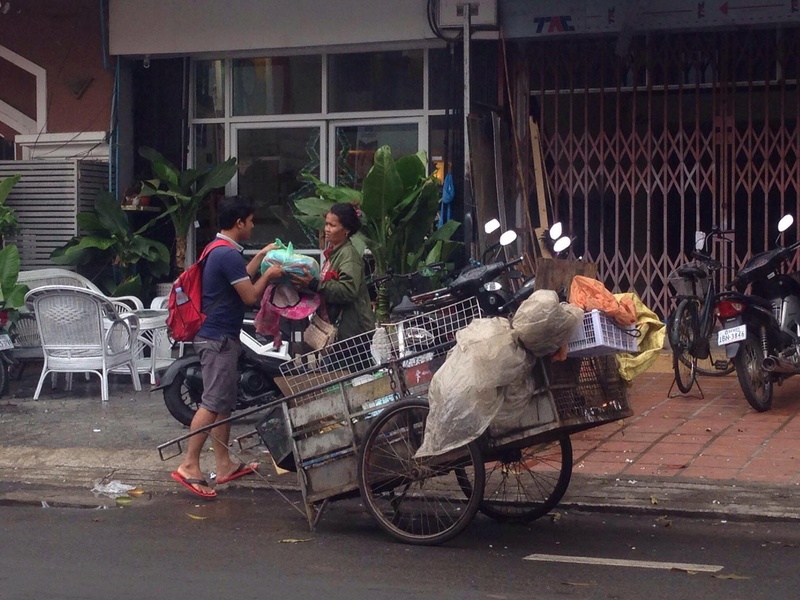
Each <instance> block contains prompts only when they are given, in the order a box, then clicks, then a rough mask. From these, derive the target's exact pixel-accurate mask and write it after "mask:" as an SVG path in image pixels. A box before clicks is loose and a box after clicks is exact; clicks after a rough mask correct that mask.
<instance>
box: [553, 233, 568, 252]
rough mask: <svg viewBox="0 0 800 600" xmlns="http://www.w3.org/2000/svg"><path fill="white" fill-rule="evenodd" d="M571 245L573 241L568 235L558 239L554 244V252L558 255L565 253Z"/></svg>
mask: <svg viewBox="0 0 800 600" xmlns="http://www.w3.org/2000/svg"><path fill="white" fill-rule="evenodd" d="M570 244H572V240H571V239H569V237H567V236H566V235H565V236H564V237H560V238H558V239H557V240H556V241H555V243H554V244H553V252H555V253H556V254H558V253H559V252H563V251H564V250H566V249H567V248H569V246H570Z"/></svg>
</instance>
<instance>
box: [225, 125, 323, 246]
mask: <svg viewBox="0 0 800 600" xmlns="http://www.w3.org/2000/svg"><path fill="white" fill-rule="evenodd" d="M324 136H325V128H324V127H323V124H322V122H311V123H302V124H294V123H293V124H291V125H289V124H286V123H274V124H272V123H270V124H237V125H234V127H233V131H232V136H231V137H232V139H231V142H232V154H233V155H234V156H237V157H238V165H239V171H238V178H237V179H236V190H235V192H236V193H238V194H240V195H243V196H250V197H251V198H253V199H254V200H255V203H256V215H255V229H254V231H253V237H252V238H251V240H250V243H251V244H252V245H253V246H254V247H255V246H259V247H260V246H263V245H265V244H267V243H269V242H271V241H273V240H275V238H279V239H281V240H282V241H284V242H289V241H291V242H292V243H293V244H294V246H295V247H296V248H298V249H318V247H319V242H318V237H317V232H316V231H311V230H309V228H308V227H306V226H305V225H303V224H301V223H299V222H298V221H297V220H296V219H295V218H294V214H293V209H292V203H293V202H294V201H295V200H298V199H300V198H305V197H307V196H310V195H312V193H313V187H312V186H311V185H310V184H308V183H305V182H303V181H302V179H301V177H300V175H301V174H302V173H310V174H312V175H314V176H315V177H318V178H319V177H320V176H321V173H325V166H326V164H325V163H326V161H325V157H324V155H322V154H321V153H320V149H321V148H324V147H325V143H324Z"/></svg>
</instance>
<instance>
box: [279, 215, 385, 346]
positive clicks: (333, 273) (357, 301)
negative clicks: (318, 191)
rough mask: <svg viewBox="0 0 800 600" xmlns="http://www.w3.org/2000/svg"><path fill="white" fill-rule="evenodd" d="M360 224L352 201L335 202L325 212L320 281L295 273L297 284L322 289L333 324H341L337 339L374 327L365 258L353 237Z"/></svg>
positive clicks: (318, 290)
mask: <svg viewBox="0 0 800 600" xmlns="http://www.w3.org/2000/svg"><path fill="white" fill-rule="evenodd" d="M360 227H361V221H360V220H359V218H358V213H357V212H356V208H355V207H354V206H353V205H352V204H345V203H342V204H334V205H333V206H331V208H330V210H329V211H328V214H327V215H325V230H324V231H325V243H326V247H325V251H324V252H323V256H324V257H325V264H324V265H323V267H322V271H321V272H320V278H319V281H316V280H314V279H312V277H311V275H305V276H295V277H294V283H295V284H296V285H297V286H298V287H308V288H309V289H311V290H312V291H316V292H319V293H320V295H321V296H322V297H323V298H324V300H325V304H326V305H327V308H328V316H329V318H330V321H331V323H336V324H337V325H338V328H339V331H338V334H337V336H336V338H337V340H343V339H345V338H349V337H353V336H355V335H358V334H360V333H364V332H366V331H371V330H372V329H374V328H375V314H374V313H373V312H372V304H371V302H370V298H369V291H368V290H367V282H366V278H365V275H364V259H363V258H362V257H361V254H360V253H359V251H358V250H357V249H356V247H355V246H353V243H352V242H351V241H350V236H352V235H354V234H355V233H356V232H357V231H358V230H359V228H360Z"/></svg>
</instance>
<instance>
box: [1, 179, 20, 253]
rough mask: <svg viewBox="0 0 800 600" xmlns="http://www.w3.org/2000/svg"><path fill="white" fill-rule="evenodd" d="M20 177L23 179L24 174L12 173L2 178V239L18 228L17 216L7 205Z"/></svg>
mask: <svg viewBox="0 0 800 600" xmlns="http://www.w3.org/2000/svg"><path fill="white" fill-rule="evenodd" d="M20 179H22V175H12V176H11V177H6V178H4V179H2V180H0V239H3V238H5V237H6V236H7V235H8V234H9V233H13V232H14V230H15V229H16V228H17V216H16V215H15V214H14V210H13V209H12V208H11V207H9V206H6V198H8V195H9V194H10V193H11V188H13V187H14V186H15V185H17V183H19V180H20Z"/></svg>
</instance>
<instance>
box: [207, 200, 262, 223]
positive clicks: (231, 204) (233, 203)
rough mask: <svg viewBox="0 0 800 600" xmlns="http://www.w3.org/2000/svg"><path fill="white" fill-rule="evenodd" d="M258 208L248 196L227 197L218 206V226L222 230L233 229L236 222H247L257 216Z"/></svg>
mask: <svg viewBox="0 0 800 600" xmlns="http://www.w3.org/2000/svg"><path fill="white" fill-rule="evenodd" d="M255 212H256V208H255V203H254V202H253V199H252V198H248V197H246V196H225V197H224V198H223V199H222V200H220V201H219V204H217V226H218V227H219V228H220V230H224V229H231V228H233V226H234V225H236V221H238V220H239V219H241V220H242V221H246V220H247V217H249V216H250V215H253V214H255Z"/></svg>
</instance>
